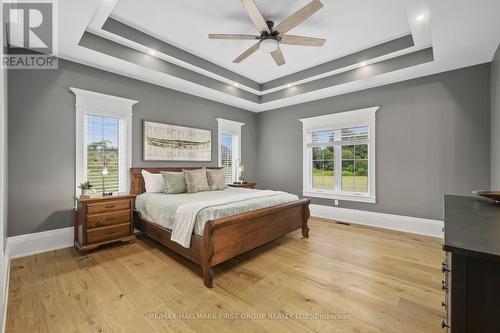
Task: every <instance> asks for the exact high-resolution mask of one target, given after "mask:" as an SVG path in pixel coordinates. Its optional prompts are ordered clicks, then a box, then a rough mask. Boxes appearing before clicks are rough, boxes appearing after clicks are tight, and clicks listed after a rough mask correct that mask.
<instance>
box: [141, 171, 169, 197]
mask: <svg viewBox="0 0 500 333" xmlns="http://www.w3.org/2000/svg"><path fill="white" fill-rule="evenodd" d="M141 173H142V177H143V178H144V185H145V186H146V193H163V192H164V191H165V183H164V182H163V177H162V175H161V173H151V172H148V171H146V170H142V172H141Z"/></svg>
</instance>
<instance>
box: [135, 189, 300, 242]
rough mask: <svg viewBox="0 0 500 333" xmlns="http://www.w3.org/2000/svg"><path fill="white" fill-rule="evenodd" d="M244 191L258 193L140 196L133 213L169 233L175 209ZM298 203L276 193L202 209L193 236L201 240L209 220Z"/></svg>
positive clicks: (224, 191) (223, 192) (287, 196)
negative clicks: (200, 237)
mask: <svg viewBox="0 0 500 333" xmlns="http://www.w3.org/2000/svg"><path fill="white" fill-rule="evenodd" d="M248 191H259V190H253V189H242V188H234V187H229V188H227V189H225V190H222V191H206V192H198V193H181V194H164V193H143V194H141V195H139V196H137V198H136V199H135V209H136V210H137V211H138V212H139V214H140V216H141V217H142V218H144V219H146V220H148V221H150V222H153V223H156V224H158V225H160V226H162V227H164V228H167V229H170V230H172V227H173V225H174V222H175V212H176V210H177V207H179V206H181V205H183V204H187V203H191V202H199V201H209V200H217V199H220V198H225V197H230V196H234V195H238V194H241V193H248ZM298 199H299V198H298V196H296V195H293V194H289V193H284V192H276V194H275V195H272V196H267V197H262V198H254V199H249V200H245V201H240V202H234V203H229V204H224V205H218V206H211V207H207V208H203V209H202V210H200V211H199V212H198V214H197V216H196V222H195V226H194V230H193V233H194V234H195V235H198V236H201V235H202V234H203V229H204V228H205V223H207V221H210V220H214V219H217V218H221V217H227V216H231V215H236V214H241V213H246V212H249V211H253V210H257V209H262V208H267V207H271V206H276V205H281V204H284V203H288V202H292V201H295V200H298Z"/></svg>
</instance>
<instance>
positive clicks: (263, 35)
mask: <svg viewBox="0 0 500 333" xmlns="http://www.w3.org/2000/svg"><path fill="white" fill-rule="evenodd" d="M241 2H242V3H243V6H245V9H246V11H247V12H248V15H249V16H250V19H251V20H252V22H253V24H254V25H255V26H256V27H257V29H258V30H259V32H260V36H256V35H243V34H209V35H208V38H209V39H229V40H258V42H257V43H256V44H255V45H253V46H252V47H251V48H249V49H248V50H246V51H245V52H243V53H242V54H241V55H240V56H239V57H238V58H236V59H234V61H233V63H237V64H239V63H240V62H242V61H243V60H245V59H246V58H248V57H249V56H250V55H252V54H253V53H254V52H256V51H257V50H259V49H260V50H261V51H262V52H264V53H271V56H272V57H273V59H274V61H275V62H276V64H277V65H278V66H281V65H284V64H285V58H284V57H283V53H282V52H281V49H280V44H288V45H298V46H316V47H321V46H323V45H324V44H325V42H326V40H325V39H321V38H313V37H303V36H295V35H285V33H287V32H288V31H290V30H291V29H293V28H295V27H296V26H297V25H299V24H300V23H302V22H304V21H305V20H306V19H308V18H309V17H311V16H312V15H313V14H314V13H316V12H317V11H318V10H320V9H321V8H323V4H322V3H321V2H320V1H319V0H313V1H311V2H310V3H309V4H307V5H306V6H304V7H303V8H302V9H300V10H298V11H297V12H296V13H294V14H292V15H291V16H290V17H288V18H287V19H285V20H284V21H283V22H281V23H280V24H278V25H277V26H276V27H275V26H274V22H273V21H266V20H265V19H264V17H263V16H262V13H261V12H260V10H259V8H258V7H257V5H256V4H255V2H254V0H241Z"/></svg>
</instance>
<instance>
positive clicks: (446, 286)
mask: <svg viewBox="0 0 500 333" xmlns="http://www.w3.org/2000/svg"><path fill="white" fill-rule="evenodd" d="M441 284H442V288H443V290H445V291H448V283H446V282H444V280H443V281H441Z"/></svg>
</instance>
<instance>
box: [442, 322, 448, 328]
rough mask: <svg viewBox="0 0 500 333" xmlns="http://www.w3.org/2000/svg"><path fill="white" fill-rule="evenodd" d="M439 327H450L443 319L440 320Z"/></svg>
mask: <svg viewBox="0 0 500 333" xmlns="http://www.w3.org/2000/svg"><path fill="white" fill-rule="evenodd" d="M441 328H450V325H448V324H447V323H446V322H445V321H444V320H443V321H442V322H441Z"/></svg>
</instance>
